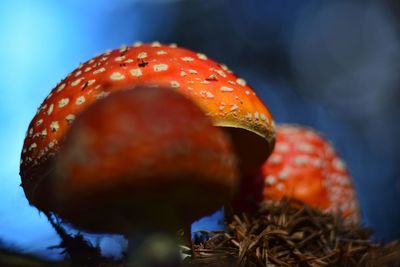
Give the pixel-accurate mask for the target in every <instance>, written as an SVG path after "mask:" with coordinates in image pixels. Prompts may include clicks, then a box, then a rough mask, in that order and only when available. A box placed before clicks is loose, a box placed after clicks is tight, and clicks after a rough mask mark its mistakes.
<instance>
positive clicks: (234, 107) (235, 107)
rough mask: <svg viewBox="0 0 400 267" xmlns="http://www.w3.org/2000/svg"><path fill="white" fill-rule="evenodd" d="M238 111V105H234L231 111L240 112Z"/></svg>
mask: <svg viewBox="0 0 400 267" xmlns="http://www.w3.org/2000/svg"><path fill="white" fill-rule="evenodd" d="M238 109H239V107H238V106H237V105H236V104H233V105H232V107H231V111H235V110H238Z"/></svg>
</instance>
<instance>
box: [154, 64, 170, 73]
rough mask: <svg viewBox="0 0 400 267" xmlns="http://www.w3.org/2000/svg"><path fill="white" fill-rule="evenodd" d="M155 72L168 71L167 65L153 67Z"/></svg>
mask: <svg viewBox="0 0 400 267" xmlns="http://www.w3.org/2000/svg"><path fill="white" fill-rule="evenodd" d="M153 69H154V71H155V72H160V71H166V70H167V69H168V65H167V64H157V65H154V66H153Z"/></svg>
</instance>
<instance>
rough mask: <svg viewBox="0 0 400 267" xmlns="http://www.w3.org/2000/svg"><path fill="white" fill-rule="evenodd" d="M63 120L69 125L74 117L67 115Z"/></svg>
mask: <svg viewBox="0 0 400 267" xmlns="http://www.w3.org/2000/svg"><path fill="white" fill-rule="evenodd" d="M65 120H66V121H67V122H68V124H71V123H72V122H73V121H74V120H75V115H74V114H68V115H67V116H65Z"/></svg>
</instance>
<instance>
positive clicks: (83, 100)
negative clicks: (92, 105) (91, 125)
mask: <svg viewBox="0 0 400 267" xmlns="http://www.w3.org/2000/svg"><path fill="white" fill-rule="evenodd" d="M85 100H86V99H85V97H84V96H83V95H82V96H80V97H78V98H77V99H76V101H75V104H77V105H81V104H83V103H85Z"/></svg>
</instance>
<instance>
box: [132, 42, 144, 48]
mask: <svg viewBox="0 0 400 267" xmlns="http://www.w3.org/2000/svg"><path fill="white" fill-rule="evenodd" d="M141 45H143V43H142V42H140V41H139V42H135V43H134V44H133V47H139V46H141Z"/></svg>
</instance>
